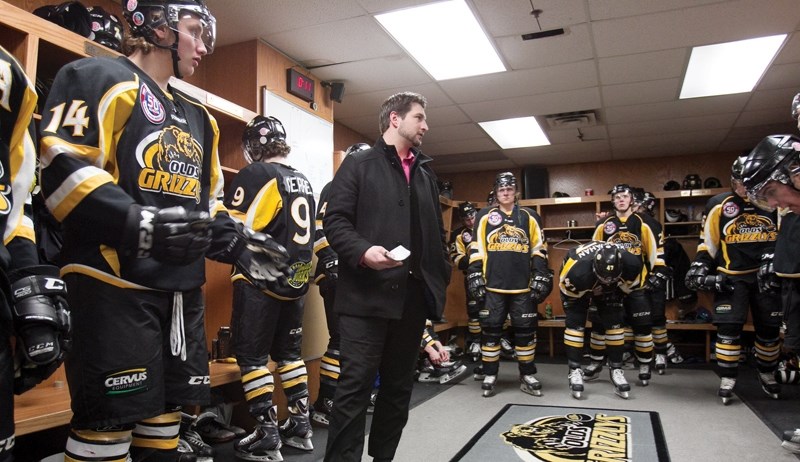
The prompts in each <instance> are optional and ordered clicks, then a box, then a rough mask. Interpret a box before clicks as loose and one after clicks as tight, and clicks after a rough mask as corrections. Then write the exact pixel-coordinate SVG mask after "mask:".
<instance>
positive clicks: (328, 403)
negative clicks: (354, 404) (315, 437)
mask: <svg viewBox="0 0 800 462" xmlns="http://www.w3.org/2000/svg"><path fill="white" fill-rule="evenodd" d="M332 412H333V400H332V399H330V398H323V397H319V399H317V402H316V403H314V412H312V413H311V423H312V424H313V423H317V424H318V425H319V426H320V427H323V428H328V425H330V424H331V413H332Z"/></svg>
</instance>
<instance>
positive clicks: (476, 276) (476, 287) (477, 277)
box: [467, 271, 486, 304]
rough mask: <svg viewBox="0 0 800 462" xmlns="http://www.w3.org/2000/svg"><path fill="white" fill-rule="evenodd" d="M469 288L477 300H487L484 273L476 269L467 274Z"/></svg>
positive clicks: (471, 295) (482, 301)
mask: <svg viewBox="0 0 800 462" xmlns="http://www.w3.org/2000/svg"><path fill="white" fill-rule="evenodd" d="M467 290H469V295H470V297H472V299H473V300H475V301H476V302H478V303H481V304H482V303H484V302H485V301H486V279H484V278H483V273H481V272H478V271H476V272H474V273H469V274H468V275H467Z"/></svg>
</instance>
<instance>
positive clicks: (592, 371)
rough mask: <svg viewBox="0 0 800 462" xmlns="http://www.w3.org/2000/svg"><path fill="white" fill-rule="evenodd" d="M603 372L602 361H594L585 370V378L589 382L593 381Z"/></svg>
mask: <svg viewBox="0 0 800 462" xmlns="http://www.w3.org/2000/svg"><path fill="white" fill-rule="evenodd" d="M602 370H603V363H602V362H600V361H592V362H591V363H589V365H588V366H586V369H584V370H583V378H584V380H586V381H587V382H589V381H592V380H594V379H596V378H598V377H599V376H600V371H602Z"/></svg>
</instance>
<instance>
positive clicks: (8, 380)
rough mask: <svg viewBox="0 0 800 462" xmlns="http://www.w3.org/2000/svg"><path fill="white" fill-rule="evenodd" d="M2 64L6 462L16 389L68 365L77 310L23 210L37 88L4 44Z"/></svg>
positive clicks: (1, 408) (1, 397)
mask: <svg viewBox="0 0 800 462" xmlns="http://www.w3.org/2000/svg"><path fill="white" fill-rule="evenodd" d="M0 69H2V70H0V75H2V77H0V188H2V191H3V194H2V196H0V199H1V200H2V208H1V209H2V213H0V229H2V232H3V241H2V244H0V273H2V278H0V279H1V280H2V281H3V283H2V284H0V292H2V295H3V296H2V297H0V318H2V328H0V345H2V346H0V461H2V462H7V461H11V460H12V459H13V449H14V394H15V393H16V394H20V393H23V392H25V391H27V390H29V389H31V388H33V387H34V386H35V385H36V384H38V383H39V382H41V381H42V380H44V379H46V378H47V377H49V376H50V375H51V374H52V373H53V372H54V371H55V370H56V369H57V368H58V367H59V366H60V365H61V363H62V361H63V360H64V357H65V355H66V354H67V353H68V351H69V347H70V311H69V308H68V307H67V303H66V300H65V298H64V297H65V296H66V290H65V286H64V281H62V280H61V279H59V274H58V268H57V267H55V266H50V265H39V258H38V255H37V251H36V245H35V244H34V241H33V239H34V231H33V222H32V221H31V218H30V217H29V216H26V215H25V213H24V208H25V204H26V202H27V203H30V190H31V189H32V187H33V183H34V181H35V179H34V171H35V168H36V146H35V144H34V141H33V125H32V123H31V119H32V116H33V111H34V108H35V107H36V102H37V95H36V90H35V89H34V86H33V83H32V82H31V81H30V79H28V77H27V76H26V75H25V73H24V72H23V70H22V66H21V65H20V64H19V62H17V60H16V59H15V58H14V57H13V56H12V55H11V54H10V53H9V52H8V51H6V50H5V49H4V48H3V47H0ZM12 336H13V337H15V343H14V348H12V346H11V337H12Z"/></svg>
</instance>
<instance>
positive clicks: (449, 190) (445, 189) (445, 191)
mask: <svg viewBox="0 0 800 462" xmlns="http://www.w3.org/2000/svg"><path fill="white" fill-rule="evenodd" d="M436 186H438V187H439V195H440V196H444V197H446V198H448V199H452V197H453V183H451V182H450V180H436Z"/></svg>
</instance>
